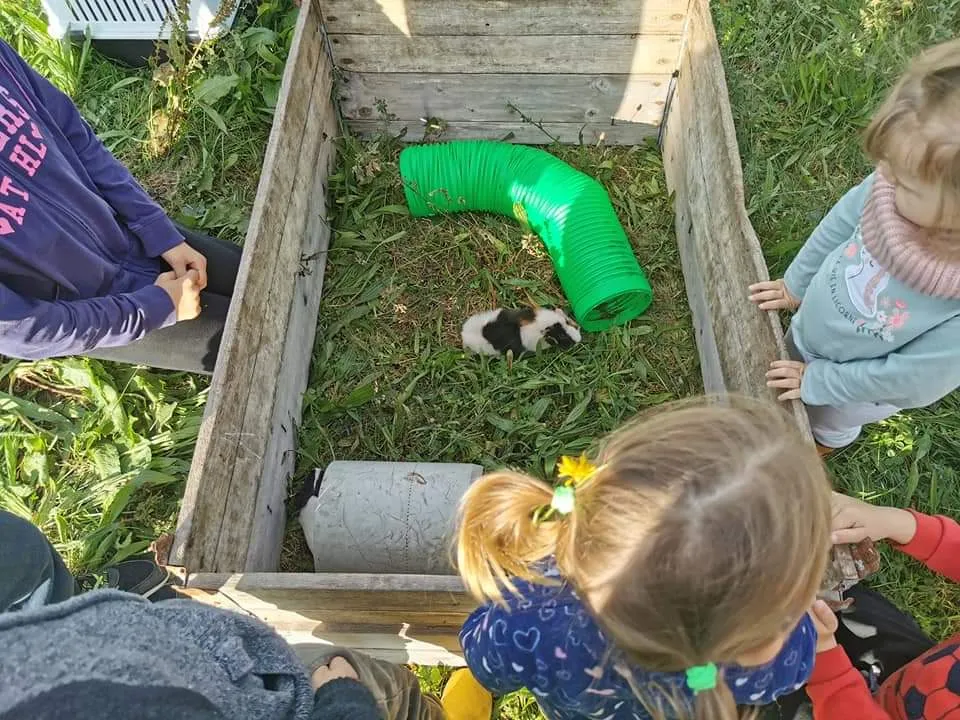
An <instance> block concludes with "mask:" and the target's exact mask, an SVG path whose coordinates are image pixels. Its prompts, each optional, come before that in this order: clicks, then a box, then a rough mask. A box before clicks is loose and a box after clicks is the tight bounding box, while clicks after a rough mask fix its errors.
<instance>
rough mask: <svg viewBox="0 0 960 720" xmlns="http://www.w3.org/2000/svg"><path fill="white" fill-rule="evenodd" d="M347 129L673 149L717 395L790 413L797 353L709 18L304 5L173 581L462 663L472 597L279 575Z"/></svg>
mask: <svg viewBox="0 0 960 720" xmlns="http://www.w3.org/2000/svg"><path fill="white" fill-rule="evenodd" d="M341 120H342V121H343V122H341ZM344 125H345V127H346V131H348V132H355V133H360V134H369V133H374V132H379V131H386V132H391V133H396V134H400V133H401V132H405V133H406V135H405V137H406V139H407V140H418V139H421V138H423V137H425V136H426V137H428V138H435V137H438V136H439V137H440V138H442V139H456V138H494V139H508V140H513V141H515V142H524V143H549V142H553V141H554V140H559V141H561V142H568V143H571V142H573V143H575V142H584V143H589V144H592V143H598V142H606V143H623V144H636V143H640V142H643V141H644V140H645V139H646V138H650V137H659V138H660V142H661V146H662V150H663V155H664V163H665V170H666V176H667V183H668V186H669V188H670V190H671V191H672V192H673V193H674V196H675V206H676V230H677V238H678V242H679V246H680V250H681V258H682V263H683V270H684V275H685V278H686V284H687V290H688V293H689V298H690V305H691V309H692V312H693V318H694V325H695V329H696V336H697V343H698V349H699V353H700V358H701V364H702V368H703V376H704V383H705V387H706V389H707V390H708V391H714V392H716V391H729V392H736V393H741V394H746V395H752V396H758V397H772V395H771V394H770V393H769V391H768V390H767V388H766V386H765V379H764V373H765V370H766V368H767V365H768V363H769V361H770V360H771V359H772V358H774V357H777V356H781V357H784V356H785V355H784V352H783V337H782V333H781V330H780V325H779V322H778V319H777V318H776V317H775V316H774V315H772V314H771V315H769V316H766V317H765V316H764V315H763V314H762V313H759V312H758V311H757V310H756V309H755V308H754V307H753V306H752V305H750V303H749V302H748V300H747V293H746V287H747V285H748V284H749V283H750V282H754V281H756V280H758V279H766V278H767V277H768V276H767V270H766V266H765V265H764V262H763V257H762V255H761V253H760V247H759V243H758V241H757V237H756V234H755V233H754V231H753V229H752V228H751V226H750V222H749V220H748V218H747V214H746V210H745V207H744V188H743V179H742V172H741V167H740V159H739V153H738V150H737V144H736V135H735V132H734V127H733V118H732V115H731V112H730V105H729V99H728V97H727V89H726V82H725V80H724V75H723V68H722V64H721V58H720V52H719V48H718V45H717V39H716V34H715V32H714V29H713V24H712V19H711V16H710V10H709V4H708V0H304V2H303V5H302V8H301V11H300V16H299V19H298V23H297V28H296V33H295V37H294V40H293V46H292V48H291V52H290V57H289V60H288V62H287V68H286V73H285V75H284V80H283V86H282V90H281V95H280V102H279V105H278V109H277V114H276V118H275V121H274V126H273V131H272V133H271V136H270V142H269V145H268V148H267V152H266V158H265V161H264V169H263V174H262V177H261V180H260V186H259V190H258V194H257V199H256V203H255V206H254V211H253V217H252V219H251V223H250V230H249V234H248V236H247V239H246V244H245V246H244V253H243V265H242V269H241V272H240V277H239V280H238V284H237V294H236V297H235V300H234V303H233V306H232V307H231V310H230V315H229V318H228V322H227V328H226V332H225V336H224V339H223V344H222V349H221V355H220V358H219V361H218V364H217V368H216V372H215V374H214V377H213V382H212V386H211V390H210V398H209V401H208V404H207V408H206V414H205V417H204V421H203V426H202V429H201V433H200V438H199V441H198V444H197V449H196V454H195V456H194V460H193V466H192V468H191V471H190V476H189V479H188V482H187V488H186V493H185V496H184V500H183V505H182V508H181V513H180V519H179V523H178V527H177V533H176V542H175V545H174V549H173V553H172V555H171V564H172V565H175V566H177V569H178V572H179V573H180V574H181V576H182V578H183V580H184V585H185V587H184V590H183V592H184V593H186V594H187V595H190V596H192V597H194V598H197V599H199V600H201V601H204V602H209V603H213V604H217V605H221V606H223V607H229V608H232V609H237V610H241V611H246V612H249V613H252V614H253V615H256V616H258V617H260V618H262V619H264V620H265V621H267V622H269V623H271V624H273V625H274V626H275V627H276V628H277V629H278V630H279V631H280V632H282V633H284V634H285V635H286V637H288V639H290V641H291V642H292V643H293V644H294V645H296V646H298V647H304V646H309V645H314V644H326V643H331V642H334V643H342V644H346V645H350V646H353V647H356V648H359V649H362V650H365V651H367V652H370V653H372V654H374V655H378V656H380V657H384V658H388V659H391V660H394V661H407V660H409V661H414V662H418V663H436V662H445V663H447V664H455V663H457V662H459V658H458V655H457V648H458V643H457V638H456V631H457V629H458V628H459V625H460V623H461V622H462V620H463V618H464V617H465V615H466V614H467V612H469V610H470V609H471V608H472V606H473V603H472V602H471V600H470V599H469V598H467V597H466V596H465V595H464V594H463V592H462V587H461V585H460V582H459V580H458V579H457V578H456V577H454V576H451V575H442V576H421V575H384V576H377V575H342V574H315V573H289V574H285V573H277V572H275V571H276V570H277V567H278V562H279V552H280V546H281V542H282V537H283V533H284V530H285V527H286V517H285V513H284V500H285V496H286V491H287V486H288V482H289V480H290V476H291V473H292V471H293V468H294V459H295V444H296V437H297V429H298V428H297V426H298V423H299V421H300V417H301V398H302V395H303V392H304V390H305V388H306V383H307V378H308V372H309V362H310V358H311V353H312V349H313V341H314V335H315V331H316V320H317V318H316V316H317V311H318V306H319V301H320V294H321V291H322V287H323V270H324V263H325V258H326V250H327V247H328V243H329V240H330V227H329V225H328V224H327V220H326V216H327V198H326V192H327V176H328V174H329V172H330V170H331V167H332V164H333V162H334V154H335V145H334V139H335V137H336V136H337V134H338V133H339V132H343V131H345V130H344V129H343V127H342V126H344ZM795 411H796V413H797V420H798V422H799V423H800V424H801V425H802V426H806V418H805V415H804V413H803V411H802V408H801V407H800V406H799V405H798V406H797V407H796V408H795ZM398 459H399V458H398ZM464 460H470V459H469V458H464Z"/></svg>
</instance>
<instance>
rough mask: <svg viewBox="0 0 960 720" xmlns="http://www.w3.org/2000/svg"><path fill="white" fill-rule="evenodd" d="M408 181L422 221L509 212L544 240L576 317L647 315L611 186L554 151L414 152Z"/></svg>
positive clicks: (644, 285)
mask: <svg viewBox="0 0 960 720" xmlns="http://www.w3.org/2000/svg"><path fill="white" fill-rule="evenodd" d="M400 176H401V178H402V180H403V186H404V192H405V193H406V197H407V204H408V205H409V206H410V212H411V213H412V214H413V215H414V216H415V217H428V216H432V215H438V214H440V213H449V212H461V211H475V212H491V213H497V214H500V215H507V216H509V217H513V218H515V219H517V220H518V221H519V222H520V223H522V224H524V225H526V226H527V227H529V228H530V230H532V231H533V232H535V233H536V234H537V235H539V236H540V238H541V239H542V240H543V243H544V245H545V246H546V248H547V252H548V253H549V254H550V258H551V259H552V260H553V266H554V268H555V269H556V272H557V277H558V278H559V279H560V284H561V286H562V287H563V291H564V292H565V293H566V295H567V299H568V300H569V301H570V305H571V307H572V308H573V313H574V315H575V316H576V318H577V320H578V321H579V323H580V324H581V325H582V326H583V328H584V329H585V330H590V331H598V330H606V329H607V328H609V327H611V326H612V325H620V324H623V323H626V322H629V321H630V320H632V319H634V318H635V317H637V316H638V315H640V314H641V313H642V312H643V311H644V310H646V309H647V308H648V307H649V305H650V302H651V300H652V299H653V294H652V292H651V290H650V283H649V282H647V278H646V276H645V275H644V273H643V270H642V269H641V268H640V264H639V263H638V262H637V258H636V256H635V255H634V254H633V248H631V246H630V241H629V240H628V239H627V235H626V233H625V232H624V231H623V227H622V226H621V225H620V221H619V220H618V219H617V215H616V213H615V212H614V209H613V205H611V204H610V197H609V196H608V195H607V191H606V190H604V188H603V186H602V185H601V184H600V183H599V182H597V181H596V180H594V179H593V178H592V177H590V176H589V175H585V174H584V173H582V172H580V171H578V170H574V169H573V168H572V167H570V166H569V165H568V164H567V163H565V162H563V161H562V160H559V159H558V158H555V157H554V156H553V155H551V154H550V153H548V152H545V151H543V150H538V149H536V148H531V147H526V146H523V145H510V144H508V143H500V142H488V141H460V142H450V143H443V144H436V145H418V146H412V147H408V148H406V149H404V150H403V152H401V153H400Z"/></svg>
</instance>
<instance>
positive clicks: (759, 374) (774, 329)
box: [663, 0, 809, 437]
mask: <svg viewBox="0 0 960 720" xmlns="http://www.w3.org/2000/svg"><path fill="white" fill-rule="evenodd" d="M663 156H664V166H665V171H666V176H667V184H668V186H669V188H670V190H671V191H672V192H673V193H674V205H675V209H676V228H677V239H678V242H679V243H680V250H681V261H682V263H683V271H684V277H685V279H686V283H687V289H688V294H689V296H690V300H691V303H690V305H691V311H692V312H693V316H694V326H695V328H696V330H697V344H698V348H699V352H700V358H701V366H702V369H703V376H704V378H703V379H704V389H705V390H706V391H707V392H731V393H737V394H741V395H748V396H752V397H759V398H770V399H774V400H775V398H776V393H774V392H772V391H771V390H770V389H769V388H767V386H766V378H765V374H766V371H767V369H768V368H769V365H770V361H771V360H773V359H774V358H777V357H786V350H785V347H784V344H783V332H782V330H781V327H780V321H779V318H778V317H777V316H776V314H775V313H762V312H760V311H758V310H757V309H756V307H755V306H754V305H753V304H752V303H750V301H749V300H748V299H747V286H748V285H750V284H751V283H753V282H756V281H758V280H766V279H768V278H769V273H768V271H767V266H766V262H765V261H764V258H763V253H762V252H761V249H760V241H759V239H758V238H757V234H756V232H755V231H754V229H753V226H752V225H751V224H750V219H749V218H748V216H747V211H746V206H745V203H744V188H743V171H742V168H741V165H740V154H739V148H738V146H737V137H736V132H735V129H734V125H733V114H732V112H731V110H730V100H729V96H728V94H727V84H726V78H725V77H724V74H723V64H722V61H721V57H720V48H719V45H718V44H717V37H716V33H715V31H714V27H713V20H712V18H711V16H710V8H709V5H708V0H693V2H692V3H691V7H690V22H689V25H688V31H687V36H686V39H685V43H684V48H683V51H682V53H681V58H680V71H679V76H678V79H677V85H676V93H675V94H674V97H673V98H672V99H671V101H670V109H669V112H668V115H667V119H666V127H665V128H664V135H663ZM791 409H792V411H793V414H794V417H795V419H796V420H797V423H798V424H799V426H800V427H801V428H802V429H803V430H804V431H805V432H806V434H807V435H808V437H809V424H808V423H807V419H806V413H805V412H804V410H803V407H802V405H801V404H800V403H793V404H792V408H791Z"/></svg>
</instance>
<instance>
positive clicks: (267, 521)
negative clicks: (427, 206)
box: [171, 0, 337, 570]
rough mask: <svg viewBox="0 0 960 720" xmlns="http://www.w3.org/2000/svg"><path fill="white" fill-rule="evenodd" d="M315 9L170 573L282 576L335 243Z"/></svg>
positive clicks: (288, 81)
mask: <svg viewBox="0 0 960 720" xmlns="http://www.w3.org/2000/svg"><path fill="white" fill-rule="evenodd" d="M332 86H333V73H332V63H331V62H330V60H329V58H328V56H327V53H326V48H325V45H324V43H323V35H322V26H321V22H320V12H319V6H318V5H317V3H316V1H315V0H314V1H312V2H305V3H304V4H303V7H302V9H301V12H300V15H299V18H298V21H297V27H296V31H295V35H294V39H293V44H292V47H291V52H290V61H289V62H288V64H287V68H286V71H285V73H284V78H283V84H282V88H281V93H280V100H279V102H278V106H277V113H276V117H275V119H274V124H273V129H272V131H271V135H270V141H269V143H268V146H267V152H266V157H265V160H264V170H263V174H262V176H261V178H260V185H259V188H258V191H257V200H256V202H255V204H254V208H253V214H252V217H251V220H250V229H249V232H248V234H247V238H246V241H245V244H244V251H243V260H242V263H241V268H240V273H239V276H238V279H237V286H236V292H235V295H234V300H233V303H232V305H231V308H230V313H229V316H228V318H227V325H226V329H225V331H224V337H223V341H222V343H221V349H220V357H219V359H218V362H217V367H216V371H215V373H214V376H213V380H212V382H211V387H210V399H209V401H208V403H207V407H206V411H205V414H204V420H203V424H202V426H201V430H200V435H199V438H198V440H197V448H196V451H195V454H194V460H193V464H192V466H191V469H190V476H189V478H188V480H187V486H186V491H185V494H184V499H183V503H182V505H181V510H180V517H179V520H178V524H177V533H176V541H175V543H174V547H173V551H172V555H171V562H172V563H173V564H176V565H183V566H186V567H189V568H192V569H205V570H218V569H229V570H274V569H276V566H277V562H278V560H279V551H280V542H281V537H282V533H283V529H284V525H285V513H284V503H283V500H284V496H285V492H286V484H287V481H288V478H289V473H290V471H291V469H292V467H293V465H292V463H293V459H294V448H295V440H296V432H297V427H296V426H297V423H298V422H299V419H300V413H301V398H302V395H303V392H304V390H305V388H306V382H307V374H308V365H309V359H310V356H311V354H312V349H313V337H314V333H315V330H316V313H317V308H318V307H319V301H320V293H321V289H322V284H323V268H324V264H325V259H326V248H327V244H328V242H329V235H330V231H329V227H328V226H327V224H326V218H325V215H326V205H325V195H326V178H327V174H328V172H329V170H330V167H331V162H332V160H333V153H334V150H333V142H334V137H335V134H336V126H337V120H336V112H335V110H334V107H333V103H332V101H331V98H330V95H331V89H332Z"/></svg>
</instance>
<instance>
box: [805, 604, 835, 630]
mask: <svg viewBox="0 0 960 720" xmlns="http://www.w3.org/2000/svg"><path fill="white" fill-rule="evenodd" d="M810 617H811V619H812V620H813V624H814V626H815V627H816V629H817V634H818V635H833V634H834V633H835V632H836V631H837V628H838V627H839V625H840V623H839V622H838V621H837V616H836V615H835V614H834V612H833V610H831V609H830V606H829V605H827V604H826V603H825V602H824V601H823V600H817V601H816V602H814V603H813V606H812V607H811V608H810Z"/></svg>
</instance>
